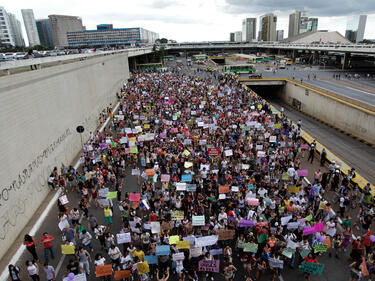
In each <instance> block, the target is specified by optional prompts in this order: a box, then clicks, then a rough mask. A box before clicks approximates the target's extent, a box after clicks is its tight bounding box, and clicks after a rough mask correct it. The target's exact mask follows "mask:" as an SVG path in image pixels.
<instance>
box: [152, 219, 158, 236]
mask: <svg viewBox="0 0 375 281" xmlns="http://www.w3.org/2000/svg"><path fill="white" fill-rule="evenodd" d="M150 224H151V232H152V233H153V234H155V233H160V222H158V221H152V222H151V223H150Z"/></svg>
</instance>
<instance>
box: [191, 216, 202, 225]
mask: <svg viewBox="0 0 375 281" xmlns="http://www.w3.org/2000/svg"><path fill="white" fill-rule="evenodd" d="M192 225H193V226H202V225H205V218H204V216H193V222H192Z"/></svg>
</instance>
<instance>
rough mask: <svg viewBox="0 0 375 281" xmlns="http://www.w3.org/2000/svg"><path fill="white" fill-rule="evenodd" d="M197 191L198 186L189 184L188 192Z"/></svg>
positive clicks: (187, 186)
mask: <svg viewBox="0 0 375 281" xmlns="http://www.w3.org/2000/svg"><path fill="white" fill-rule="evenodd" d="M196 190H197V185H196V184H189V183H188V184H187V185H186V191H189V192H190V191H196Z"/></svg>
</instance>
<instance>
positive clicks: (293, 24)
mask: <svg viewBox="0 0 375 281" xmlns="http://www.w3.org/2000/svg"><path fill="white" fill-rule="evenodd" d="M301 13H302V12H301V11H295V12H294V13H293V14H290V15H289V29H288V37H293V36H296V35H298V32H299V23H300V19H301Z"/></svg>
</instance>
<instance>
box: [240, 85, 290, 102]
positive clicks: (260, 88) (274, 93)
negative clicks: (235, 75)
mask: <svg viewBox="0 0 375 281" xmlns="http://www.w3.org/2000/svg"><path fill="white" fill-rule="evenodd" d="M247 87H248V88H250V89H251V90H253V91H254V92H255V93H257V94H258V95H260V96H261V97H262V98H264V99H265V100H267V101H269V102H272V101H280V100H281V96H282V94H283V92H284V90H285V85H248V86H247Z"/></svg>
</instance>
